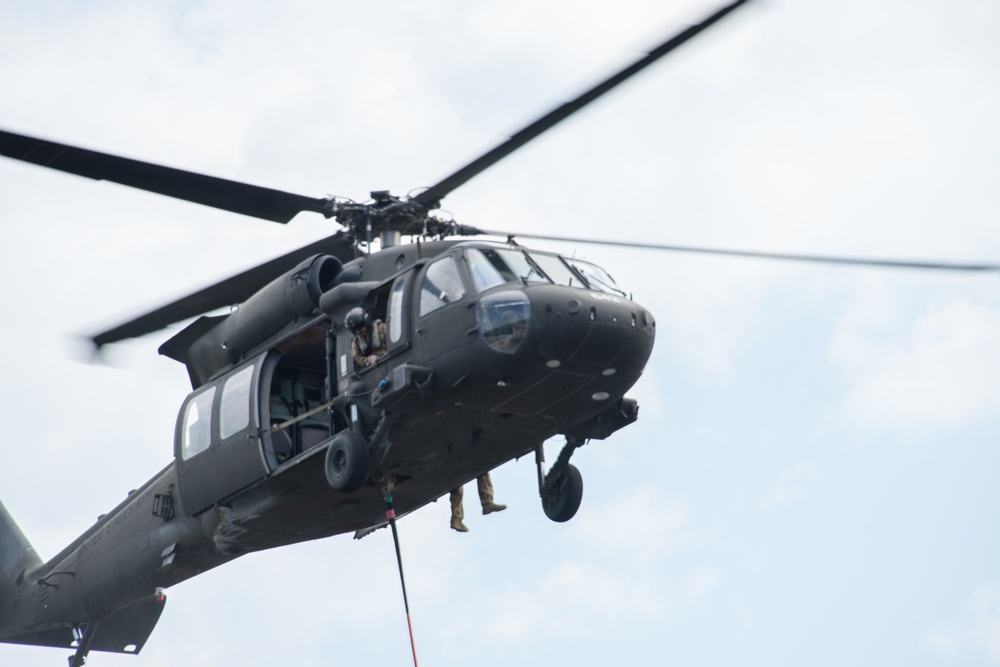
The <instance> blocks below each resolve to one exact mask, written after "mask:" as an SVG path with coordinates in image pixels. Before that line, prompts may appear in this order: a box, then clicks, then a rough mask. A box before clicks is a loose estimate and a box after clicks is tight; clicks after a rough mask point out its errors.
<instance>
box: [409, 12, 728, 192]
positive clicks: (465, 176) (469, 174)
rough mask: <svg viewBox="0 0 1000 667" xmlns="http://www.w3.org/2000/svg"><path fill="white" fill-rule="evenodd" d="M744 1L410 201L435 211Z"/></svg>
mask: <svg viewBox="0 0 1000 667" xmlns="http://www.w3.org/2000/svg"><path fill="white" fill-rule="evenodd" d="M746 2H748V0H736V2H733V3H732V4H729V5H726V6H725V7H723V8H722V9H720V10H719V11H717V12H716V13H714V14H712V15H711V16H709V17H708V18H707V19H705V20H704V21H702V22H701V23H698V24H697V25H693V26H691V27H690V28H688V29H687V30H684V31H683V32H681V33H679V34H677V35H675V36H674V37H671V38H670V39H668V40H667V41H665V42H664V43H663V44H660V45H659V46H658V47H656V48H655V49H653V50H652V51H650V52H649V54H647V55H646V56H645V57H644V58H641V59H639V60H637V61H636V62H634V63H633V64H631V65H629V66H628V67H626V68H625V69H623V70H621V71H620V72H618V73H617V74H614V75H613V76H611V77H608V78H607V79H605V80H604V81H601V82H600V83H599V84H597V85H596V86H594V87H593V88H591V89H590V90H588V91H587V92H585V93H583V94H582V95H580V96H579V97H577V98H576V99H574V100H572V101H570V102H566V103H564V104H563V105H561V106H559V107H557V108H556V109H554V110H552V111H550V112H549V113H547V114H546V115H544V116H542V117H541V118H539V119H538V120H536V121H535V122H533V123H531V124H530V125H528V126H527V127H525V128H524V129H522V130H520V131H519V132H517V133H516V134H514V135H513V136H512V137H510V138H509V139H508V140H507V141H505V142H503V143H502V144H500V145H499V146H497V147H496V148H494V149H493V150H491V151H489V152H487V153H485V154H483V155H482V156H480V157H478V158H476V159H475V160H473V161H472V162H470V163H469V164H467V165H465V166H464V167H462V168H461V169H459V170H458V171H456V172H455V173H453V174H452V175H451V176H448V177H447V178H445V179H444V180H442V181H441V182H440V183H438V184H437V185H433V186H431V187H430V188H428V189H427V190H425V191H423V192H421V193H420V194H418V195H416V196H415V197H414V198H413V200H414V201H416V202H417V203H419V204H421V205H423V206H425V207H427V208H436V207H437V205H438V202H440V200H441V199H443V198H444V197H445V195H447V194H448V193H450V192H451V191H453V190H455V189H456V188H458V187H459V186H461V185H463V184H465V183H466V182H468V181H469V180H471V179H472V178H473V177H475V176H477V175H479V174H480V173H481V172H483V171H485V170H487V169H489V168H490V167H492V166H493V165H494V164H496V163H497V162H499V161H500V160H502V159H504V158H505V157H507V156H508V155H510V154H511V153H513V152H514V151H516V150H517V149H518V148H520V147H521V146H524V145H525V144H526V143H528V142H529V141H531V140H532V139H534V138H536V137H537V136H538V135H540V134H542V133H543V132H545V131H546V130H549V129H551V128H552V127H553V126H554V125H556V124H557V123H559V122H561V121H563V120H565V119H566V118H568V117H569V116H571V115H572V114H574V113H576V112H577V111H579V110H580V109H582V108H583V107H585V106H587V105H588V104H590V103H591V102H593V101H594V100H596V99H597V98H599V97H600V96H601V95H604V94H605V93H606V92H608V91H610V90H611V89H613V88H615V87H616V86H618V84H620V83H622V82H624V81H625V80H627V79H629V78H630V77H632V76H633V75H635V74H637V73H638V72H640V71H642V70H643V69H645V68H646V67H648V66H649V65H652V64H653V63H654V62H656V61H657V60H659V59H660V58H662V57H663V56H665V55H667V54H668V53H670V52H671V51H673V50H674V49H676V48H677V47H678V46H680V45H681V44H683V43H684V42H686V41H688V40H689V39H691V38H692V37H694V36H695V35H697V34H698V33H700V32H701V31H703V30H705V29H706V28H708V27H709V26H711V25H712V24H713V23H715V22H716V21H718V20H720V19H722V18H723V17H724V16H726V15H727V14H729V13H730V12H731V11H733V10H734V9H736V8H737V7H739V6H740V5H742V4H745V3H746Z"/></svg>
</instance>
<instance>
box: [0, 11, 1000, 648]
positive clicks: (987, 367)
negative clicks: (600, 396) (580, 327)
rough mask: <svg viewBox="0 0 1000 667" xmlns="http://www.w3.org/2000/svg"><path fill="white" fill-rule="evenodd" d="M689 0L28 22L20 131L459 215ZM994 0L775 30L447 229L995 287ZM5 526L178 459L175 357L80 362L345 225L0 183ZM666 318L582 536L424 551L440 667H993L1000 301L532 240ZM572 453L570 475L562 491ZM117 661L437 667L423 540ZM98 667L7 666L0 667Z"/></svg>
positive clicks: (121, 348) (740, 32) (296, 552)
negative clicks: (109, 341) (86, 344)
mask: <svg viewBox="0 0 1000 667" xmlns="http://www.w3.org/2000/svg"><path fill="white" fill-rule="evenodd" d="M715 7H716V5H714V4H712V3H707V2H701V1H695V0H685V1H683V2H682V1H679V0H676V1H675V0H669V1H660V2H652V1H647V0H617V1H616V2H613V3H612V2H597V1H596V0H583V1H580V0H577V1H574V2H569V1H568V0H555V1H553V2H547V3H538V2H530V3H529V2H527V1H525V0H506V1H505V2H498V1H494V0H482V1H480V2H476V3H469V2H461V1H459V0H410V1H408V2H398V1H392V0H386V1H385V2H380V3H346V2H341V3H320V2H308V1H304V0H302V1H297V0H289V1H288V2H283V3H262V2H257V1H255V0H249V1H242V2H235V1H228V2H227V1H219V2H195V1H187V2H166V1H165V0H152V1H150V2H144V3H127V2H112V1H107V0H95V1H93V2H87V3H82V2H72V1H70V0H31V1H30V2H28V1H27V0H5V1H4V2H0V91H2V94H0V127H2V128H4V129H8V130H11V131H15V132H21V133H25V134H30V135H37V136H41V137H45V138H48V139H53V140H56V141H61V142H65V143H72V144H76V145H80V146H84V147H87V148H93V149H97V150H101V151H105V152H111V153H116V154H122V155H126V156H129V157H134V158H139V159H143V160H147V161H152V162H158V163H162V164H167V165H170V166H175V167H180V168H184V169H189V170H192V171H197V172H201V173H207V174H211V175H215V176H221V177H224V178H230V179H235V180H240V181H245V182H249V183H255V184H259V185H264V186H267V187H273V188H278V189H283V190H288V191H291V192H295V193H300V194H304V195H308V196H314V197H315V196H324V195H327V194H331V195H339V196H345V197H351V198H353V199H356V200H364V199H365V198H366V197H367V194H368V192H369V191H371V190H381V189H389V190H392V191H393V192H394V193H396V194H399V195H402V194H406V193H407V192H410V191H411V190H413V189H415V188H419V187H423V186H429V185H432V184H433V183H435V182H437V181H438V180H440V179H441V178H443V177H444V176H447V175H448V174H450V173H451V172H452V171H454V170H455V169H457V168H458V167H460V166H462V165H464V164H465V163H466V162H468V161H469V160H471V159H473V158H475V157H477V156H478V155H479V154H481V153H483V152H485V151H486V150H488V149H489V148H491V147H493V146H494V145H495V144H496V143H498V142H499V141H501V140H502V139H503V138H504V137H506V136H509V135H510V134H511V133H513V132H515V131H517V130H518V129H519V128H520V127H522V126H524V125H525V124H527V123H528V122H530V121H532V120H534V119H535V118H536V117H538V116H539V115H541V114H542V113H545V112H547V111H548V110H549V109H551V108H553V107H555V106H556V105H558V104H559V103H561V102H562V101H564V100H567V99H570V98H572V97H574V96H575V95H576V94H578V93H579V92H580V91H582V90H583V89H585V88H586V87H588V86H589V85H591V84H592V83H593V82H595V81H597V80H598V79H600V78H601V77H603V76H606V75H608V74H610V73H611V72H613V71H614V70H615V69H616V68H619V67H621V66H623V65H625V64H627V63H629V62H631V61H632V60H634V59H636V58H638V57H639V55H640V54H641V53H642V52H643V51H644V49H648V48H651V47H652V46H654V45H656V44H657V43H659V42H660V41H662V40H663V39H664V38H665V37H666V36H668V35H670V34H672V33H674V32H677V31H679V30H681V29H683V28H684V27H685V26H686V25H687V24H689V23H690V22H693V21H695V20H698V19H699V18H700V17H702V16H704V15H707V14H708V13H710V12H711V11H712V10H713V9H714V8H715ZM998 22H1000V5H998V4H997V3H995V2H989V1H988V0H955V1H953V2H948V3H943V2H927V1H924V0H906V1H903V0H885V1H882V2H862V1H860V0H813V1H811V2H801V1H799V2H795V1H792V0H769V1H767V2H757V3H753V4H751V6H749V7H747V8H745V9H742V10H741V11H739V12H738V13H737V14H734V15H733V16H731V17H730V18H729V19H727V20H726V21H725V22H724V23H723V24H720V25H718V26H716V27H715V28H713V29H712V30H711V32H710V33H709V34H705V35H703V36H701V37H700V38H699V39H698V40H696V41H695V42H692V43H690V44H688V45H686V46H684V47H683V48H682V49H681V50H679V51H677V52H676V53H675V54H673V55H672V56H670V57H668V58H667V59H665V60H664V61H662V62H660V63H658V64H657V65H655V66H653V67H652V68H650V69H649V70H647V71H646V72H644V73H643V74H641V75H639V76H638V77H637V78H636V79H634V80H632V81H630V82H629V83H627V84H626V85H624V86H622V87H621V88H620V89H618V90H617V91H615V92H613V93H612V94H610V95H608V96H607V97H605V98H603V99H602V100H601V101H600V102H598V103H596V104H594V105H592V107H589V108H588V109H587V110H586V111H584V112H582V113H580V114H578V115H577V116H575V117H573V118H572V119H571V120H569V121H567V122H565V123H563V124H562V125H560V126H559V127H558V128H557V129H555V130H553V131H551V132H550V133H548V134H546V135H545V136H544V137H542V138H540V139H538V140H537V141H535V142H534V143H532V144H531V145H530V146H528V147H526V148H524V149H522V150H520V151H519V152H517V153H516V154H514V155H513V156H511V157H509V158H508V159H506V160H505V161H503V162H502V163H500V164H498V165H496V166H495V167H493V168H491V169H490V170H489V171H487V172H485V173H483V174H481V175H480V176H478V177H477V178H475V179H474V180H473V181H471V182H469V183H467V184H466V185H465V186H463V187H462V188H460V189H459V190H457V191H455V192H454V193H452V194H451V195H449V196H448V197H447V198H446V199H445V201H444V209H445V210H446V211H447V212H449V213H450V214H451V215H453V216H454V218H455V219H456V220H457V221H458V222H462V223H465V224H472V225H476V226H479V227H484V228H489V229H503V230H511V231H524V232H533V233H547V234H552V235H562V236H582V237H590V238H606V239H617V240H626V241H649V242H654V243H673V244H688V245H702V246H710V247H723V248H740V249H749V250H766V251H779V252H780V251H785V252H804V253H825V254H849V255H858V256H864V257H898V258H913V259H930V258H936V259H949V260H955V261H983V262H994V263H996V262H998V261H1000V226H998V225H996V224H995V221H996V218H997V216H998V214H1000V188H997V187H996V186H995V182H996V178H997V175H998V173H1000V157H998V156H1000V125H998V124H997V122H996V118H1000V79H998V77H997V74H996V73H997V71H998V69H1000V41H998V40H997V39H996V26H997V25H998ZM0 220H2V224H0V234H2V243H0V271H2V276H3V280H2V281H0V307H2V308H3V312H4V318H3V326H2V327H0V377H2V378H3V381H2V382H0V405H2V406H3V414H4V423H5V437H4V444H3V445H2V447H3V452H4V460H3V463H2V464H0V498H2V500H3V503H4V504H5V505H6V507H7V508H8V510H9V511H10V512H11V514H12V515H13V516H14V517H15V519H16V520H17V521H18V523H19V525H20V526H21V528H22V530H23V531H24V532H25V534H26V535H27V536H28V538H29V539H30V540H31V541H32V542H33V544H34V546H35V548H36V550H37V551H38V552H39V553H40V554H41V556H42V557H43V558H45V559H47V558H49V557H51V556H53V555H54V554H56V553H57V552H58V551H59V550H60V549H61V548H62V547H63V546H65V545H66V544H68V543H69V542H70V541H72V540H73V539H74V538H75V537H76V536H77V535H79V534H80V533H82V532H83V531H84V530H86V529H87V527H88V526H90V525H92V523H93V522H94V521H95V520H96V518H97V516H98V515H99V514H102V513H104V512H106V511H107V510H109V509H111V508H112V507H114V506H115V505H116V504H117V503H118V502H119V501H120V500H121V499H122V498H124V497H125V494H126V493H127V492H128V491H129V490H130V489H133V488H136V487H138V486H140V485H141V484H142V483H143V482H144V481H145V480H147V479H148V478H149V477H151V476H152V475H153V474H155V473H156V472H157V471H158V470H160V469H161V468H162V467H163V466H164V465H166V464H167V463H168V462H169V460H170V457H171V456H172V433H173V428H174V421H175V418H176V414H177V410H178V408H179V407H180V404H181V402H182V400H183V398H184V397H185V396H186V394H187V392H188V391H189V390H190V385H189V384H188V380H187V374H186V371H185V370H184V368H183V367H182V366H180V365H179V364H177V363H176V362H173V361H171V360H169V359H166V358H163V357H159V356H158V355H157V354H156V349H157V347H158V346H159V344H160V343H161V342H162V341H163V340H165V339H166V338H167V337H168V336H169V335H170V334H169V333H168V332H164V333H161V334H153V335H150V336H148V337H146V338H143V339H140V340H136V341H131V342H128V343H124V344H121V345H118V346H116V347H115V348H114V349H111V350H109V351H108V352H107V355H106V363H104V364H103V365H95V364H86V363H81V362H80V361H79V359H80V355H79V352H80V350H79V346H78V344H77V342H76V341H77V340H78V337H79V336H80V335H85V334H88V333H93V332H95V331H99V330H101V328H102V327H103V326H105V325H110V324H115V323H117V322H119V321H122V320H123V319H125V318H127V317H129V316H131V315H134V314H136V313H138V312H140V311H142V310H143V309H144V308H148V307H152V306H156V305H159V304H161V303H163V302H166V301H169V300H171V299H172V298H174V297H177V296H180V295H183V294H185V293H187V292H189V291H192V290H194V289H197V288H200V287H202V286H204V285H206V284H208V283H211V282H213V281H214V280H216V279H218V278H221V277H225V276H228V275H231V274H233V273H236V272H238V271H241V270H243V269H245V268H248V267H250V266H253V265H254V264H256V263H259V262H261V261H264V260H266V259H269V258H272V257H274V256H277V255H280V254H282V253H284V252H287V251H289V250H291V249H293V248H296V247H298V246H301V245H305V244H307V243H309V242H311V241H313V240H315V239H318V238H321V237H322V236H325V235H328V234H330V233H332V232H333V231H335V230H336V225H335V224H333V223H332V222H330V221H326V220H323V219H320V218H319V216H310V215H308V214H303V215H301V216H299V217H298V218H296V219H295V220H293V221H292V222H291V223H290V224H289V225H287V226H282V225H277V224H272V223H267V222H264V221H261V220H256V219H252V218H246V217H242V216H238V215H235V214H230V213H226V212H222V211H217V210H212V209H207V208H203V207H199V206H196V205H193V204H189V203H186V202H179V201H173V200H170V199H167V198H163V197H158V196H156V195H152V194H149V193H144V192H139V191H133V190H129V189H127V188H124V187H120V186H116V185H112V184H107V183H95V182H93V181H89V180H86V179H81V178H77V177H73V176H70V175H65V174H60V173H57V172H52V171H48V170H44V169H40V168H37V167H34V166H31V165H25V164H22V163H18V162H14V161H10V160H2V161H0ZM527 245H532V246H535V247H540V248H545V249H552V250H558V251H560V252H563V253H565V254H575V255H576V256H579V257H585V258H587V259H590V260H592V261H594V262H596V263H598V264H600V265H601V266H603V267H604V268H605V269H607V270H608V271H609V272H610V273H611V274H612V275H613V276H614V277H615V278H616V280H617V281H618V282H619V284H620V285H621V286H622V287H623V288H624V289H625V290H626V291H627V292H629V293H630V294H631V295H632V296H633V297H634V299H635V300H636V301H637V302H638V303H641V304H642V305H644V306H645V307H647V308H648V309H649V310H651V311H652V313H653V314H654V315H655V317H656V318H657V341H656V346H655V349H654V352H653V355H652V357H651V359H650V361H649V363H648V365H647V367H646V371H645V373H644V375H643V377H642V378H641V379H640V380H639V382H638V383H637V384H636V386H635V387H634V388H633V390H632V391H631V392H630V395H631V396H632V397H633V398H635V399H637V400H638V402H639V405H640V413H639V420H638V422H636V423H635V424H633V425H631V426H629V427H628V428H626V429H623V430H621V431H619V432H618V433H616V434H614V435H613V436H612V437H610V438H608V439H607V440H605V441H594V442H591V443H590V444H588V445H587V446H586V447H584V448H583V449H581V450H579V451H578V452H577V453H576V454H575V455H574V463H575V464H576V465H577V466H578V467H579V468H580V470H581V472H582V473H583V478H584V486H585V491H584V498H583V504H582V506H581V508H580V511H579V513H578V514H577V516H576V517H575V518H574V519H573V520H572V521H570V522H568V523H565V524H555V523H552V522H550V521H548V520H547V519H546V518H545V516H544V514H543V512H542V511H541V506H540V502H539V500H538V497H537V486H536V479H535V468H534V462H533V461H532V460H530V457H527V458H525V459H522V460H521V461H516V462H509V463H507V464H505V465H503V466H501V467H500V468H498V469H497V470H495V471H494V473H493V479H494V484H495V486H496V490H497V491H496V493H497V500H498V501H499V502H502V503H506V504H507V505H508V506H509V508H508V509H507V511H505V512H503V513H500V514H494V515H490V516H489V517H483V516H481V515H480V514H479V513H478V511H477V508H476V507H475V505H474V499H475V494H474V493H469V494H467V495H466V501H467V502H466V505H467V506H466V514H467V519H466V524H467V525H468V526H469V528H470V532H469V533H468V534H458V533H456V532H454V531H451V530H449V528H448V518H449V509H448V503H447V501H446V500H442V501H440V502H437V503H433V504H431V505H429V506H427V507H426V508H424V509H422V510H420V511H419V512H416V513H414V514H412V515H410V516H407V517H406V518H404V519H403V520H401V521H400V524H399V529H400V538H401V541H402V544H401V546H402V553H403V558H404V566H405V572H406V579H407V587H408V592H409V602H410V608H411V613H412V620H413V630H414V634H415V639H416V647H417V652H418V656H419V658H420V661H421V663H422V664H425V665H455V664H471V663H475V664H477V665H480V667H489V666H491V665H511V664H541V663H544V662H550V663H552V662H555V663H556V664H582V665H590V664H629V663H645V662H649V661H655V662H656V663H658V664H681V665H691V664H697V665H727V666H728V665H732V664H734V663H739V664H741V665H768V666H780V665H796V666H797V665H803V664H810V665H815V666H823V665H838V666H839V665H843V664H857V665H885V664H906V665H913V666H922V665H994V664H998V663H1000V539H998V537H997V526H998V521H997V518H998V513H1000V485H997V484H996V482H995V480H996V478H997V473H998V472H1000V345H998V343H997V342H998V341H1000V290H998V280H1000V276H998V275H997V274H995V273H994V274H981V275H969V274H961V275H959V274H948V273H940V272H938V273H931V272H917V271H899V270H897V271H891V270H873V269H847V268H837V267H824V266H807V265H800V264H792V263H779V262H762V261H757V260H739V259H727V258H711V257H703V256H684V255H676V254H667V253H657V252H650V251H636V250H624V249H615V248H606V247H600V246H585V245H579V246H574V245H573V244H567V243H532V244H527ZM559 447H560V443H558V442H552V443H549V444H548V445H547V450H546V451H547V457H548V460H549V461H550V462H551V461H553V460H554V459H555V456H556V454H557V453H558V450H559ZM167 595H168V602H167V607H166V611H165V612H164V615H163V617H162V618H161V620H160V623H159V625H158V627H157V629H156V630H155V632H154V633H153V635H152V637H151V638H150V640H149V642H148V643H147V644H146V647H145V649H144V650H143V652H142V654H141V655H140V656H138V657H133V656H118V655H111V654H102V653H93V654H92V655H91V659H90V662H89V664H90V665H94V666H95V667H111V666H117V665H133V666H135V667H165V666H166V665H177V664H185V665H191V666H194V667H201V666H208V665H219V664H241V665H273V664H295V665H320V664H322V665H325V666H331V665H367V664H379V665H381V664H408V663H409V662H410V661H411V658H410V648H409V638H408V635H407V628H406V619H405V615H404V611H403V603H402V596H401V593H400V588H399V580H398V575H397V572H396V566H395V555H394V552H393V547H392V540H391V535H390V534H389V533H388V532H387V531H378V532H376V533H375V534H373V535H371V536H369V537H367V538H365V539H363V540H361V541H353V540H352V539H351V537H350V536H340V537H335V538H331V539H327V540H322V541H318V542H314V543H309V544H304V545H297V546H294V547H287V548H284V549H278V550H274V551H270V552H266V553H260V554H254V555H250V556H246V557H244V558H241V559H238V560H237V561H235V562H233V563H231V564H228V565H226V566H224V567H222V568H219V569H217V570H215V571H213V572H210V573H207V574H205V575H202V576H199V577H196V578H195V579H192V580H189V581H187V582H184V583H182V584H179V585H177V586H175V587H173V588H171V589H170V590H168V592H167ZM66 654H67V651H65V650H53V649H45V648H28V647H15V646H6V645H0V664H2V665H8V664H9V665H15V664H16V665H20V666H24V667H36V666H42V665H45V666H48V665H52V664H56V663H57V662H58V661H62V660H64V659H65V655H66Z"/></svg>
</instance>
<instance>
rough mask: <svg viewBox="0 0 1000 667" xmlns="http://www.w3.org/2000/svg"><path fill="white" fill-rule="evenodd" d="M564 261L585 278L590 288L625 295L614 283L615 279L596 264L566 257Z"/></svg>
mask: <svg viewBox="0 0 1000 667" xmlns="http://www.w3.org/2000/svg"><path fill="white" fill-rule="evenodd" d="M566 262H567V263H568V264H569V265H570V266H572V267H573V268H574V269H576V270H577V271H578V272H579V273H580V275H582V276H583V277H584V278H585V279H586V280H587V284H588V285H589V286H590V288H591V289H593V290H597V291H598V292H607V293H609V294H617V295H618V296H625V292H623V291H622V290H621V289H620V288H619V287H618V285H617V284H616V283H615V279H614V278H612V277H611V276H610V275H609V274H608V272H607V271H605V270H604V269H602V268H601V267H599V266H597V265H596V264H591V263H590V262H585V261H584V260H582V259H567V260H566Z"/></svg>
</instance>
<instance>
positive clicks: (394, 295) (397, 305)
mask: <svg viewBox="0 0 1000 667" xmlns="http://www.w3.org/2000/svg"><path fill="white" fill-rule="evenodd" d="M409 277H410V274H406V275H403V276H400V277H399V278H396V282H395V284H394V285H393V286H392V291H391V292H390V293H389V342H390V343H398V342H399V341H400V340H401V339H402V338H403V304H404V303H405V297H406V283H407V282H408V280H409Z"/></svg>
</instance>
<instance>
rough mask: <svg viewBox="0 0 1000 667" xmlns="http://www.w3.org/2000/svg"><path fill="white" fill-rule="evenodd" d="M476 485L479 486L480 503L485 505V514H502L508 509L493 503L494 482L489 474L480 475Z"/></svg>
mask: <svg viewBox="0 0 1000 667" xmlns="http://www.w3.org/2000/svg"><path fill="white" fill-rule="evenodd" d="M476 484H477V485H478V486H479V502H480V503H482V505H483V514H492V513H493V512H502V511H503V510H505V509H507V506H506V505H498V504H497V503H495V502H493V480H491V479H490V474H489V473H488V472H485V473H483V474H482V475H480V476H479V479H477V480H476Z"/></svg>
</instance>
